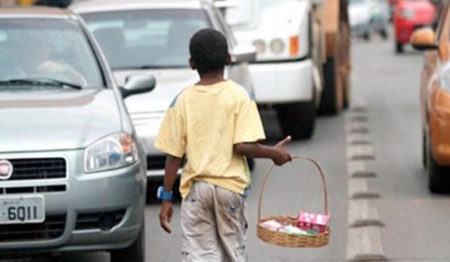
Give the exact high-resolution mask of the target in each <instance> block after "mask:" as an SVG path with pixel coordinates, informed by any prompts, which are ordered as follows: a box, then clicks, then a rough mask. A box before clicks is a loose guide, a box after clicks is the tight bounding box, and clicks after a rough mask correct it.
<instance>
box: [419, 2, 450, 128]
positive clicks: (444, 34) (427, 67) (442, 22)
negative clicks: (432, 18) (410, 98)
mask: <svg viewBox="0 0 450 262" xmlns="http://www.w3.org/2000/svg"><path fill="white" fill-rule="evenodd" d="M449 7H450V6H449V4H448V3H447V4H446V6H445V10H446V11H445V12H443V13H442V15H441V17H440V18H439V21H438V26H437V29H436V39H437V40H436V43H437V45H438V48H437V49H434V50H428V51H426V52H425V64H424V68H423V70H422V81H421V90H420V96H421V106H422V109H423V110H422V120H423V123H424V128H425V129H427V128H428V126H427V125H428V112H429V105H430V101H429V99H430V97H431V92H432V90H433V86H435V82H436V81H438V72H439V71H440V67H441V63H442V61H441V57H440V54H441V52H442V51H443V50H444V49H447V50H448V46H449V39H448V29H449V24H450V15H449V14H450V10H449ZM447 53H448V51H447Z"/></svg>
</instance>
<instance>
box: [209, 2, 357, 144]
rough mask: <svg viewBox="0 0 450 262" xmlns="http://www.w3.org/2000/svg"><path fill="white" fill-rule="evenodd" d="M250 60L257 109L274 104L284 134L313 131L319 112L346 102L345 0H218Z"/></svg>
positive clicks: (307, 135)
mask: <svg viewBox="0 0 450 262" xmlns="http://www.w3.org/2000/svg"><path fill="white" fill-rule="evenodd" d="M216 5H217V6H218V7H220V8H221V10H222V11H223V12H224V15H225V18H226V20H227V22H228V23H229V24H230V25H231V27H232V28H233V31H234V33H235V36H236V38H237V41H238V42H239V43H243V44H252V45H253V46H254V47H255V48H256V50H257V58H256V61H255V62H252V63H251V64H250V65H249V70H250V73H251V76H252V78H253V79H252V80H253V82H254V84H255V99H256V102H257V103H258V106H259V108H260V110H266V109H275V111H276V113H277V118H278V121H279V123H280V127H281V131H282V133H283V135H291V136H292V137H293V138H294V139H304V138H310V137H311V136H312V135H313V132H314V127H315V120H316V116H317V114H318V113H320V114H326V115H335V114H338V113H339V112H341V111H342V110H343V109H344V108H346V107H348V105H349V103H350V78H349V74H350V30H349V22H348V14H347V0H323V1H311V0H277V1H274V0H216Z"/></svg>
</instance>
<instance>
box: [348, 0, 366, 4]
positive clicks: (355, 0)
mask: <svg viewBox="0 0 450 262" xmlns="http://www.w3.org/2000/svg"><path fill="white" fill-rule="evenodd" d="M366 2H367V0H350V1H349V3H350V4H363V3H366Z"/></svg>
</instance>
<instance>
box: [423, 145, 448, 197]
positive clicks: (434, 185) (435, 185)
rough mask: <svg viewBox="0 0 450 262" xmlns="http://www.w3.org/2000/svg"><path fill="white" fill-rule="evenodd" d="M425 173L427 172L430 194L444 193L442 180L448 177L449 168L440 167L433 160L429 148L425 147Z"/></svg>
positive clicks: (444, 187)
mask: <svg viewBox="0 0 450 262" xmlns="http://www.w3.org/2000/svg"><path fill="white" fill-rule="evenodd" d="M427 149H428V151H427V155H428V158H427V160H428V161H427V171H428V189H429V190H430V192H431V193H444V192H445V189H446V183H445V182H446V181H445V180H444V179H443V178H444V177H445V176H446V175H447V176H449V175H450V168H448V167H447V168H446V167H442V166H440V165H439V164H438V163H436V161H435V160H434V158H433V155H432V153H431V148H430V146H427Z"/></svg>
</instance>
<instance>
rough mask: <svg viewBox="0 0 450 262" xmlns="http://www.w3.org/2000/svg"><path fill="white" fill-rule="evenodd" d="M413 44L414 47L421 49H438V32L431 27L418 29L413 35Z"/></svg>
mask: <svg viewBox="0 0 450 262" xmlns="http://www.w3.org/2000/svg"><path fill="white" fill-rule="evenodd" d="M411 44H412V46H413V47H414V49H416V50H420V51H423V50H427V49H436V48H437V45H436V34H435V33H434V31H433V29H431V28H429V27H426V28H421V29H417V30H416V31H414V33H413V34H412V36H411Z"/></svg>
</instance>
